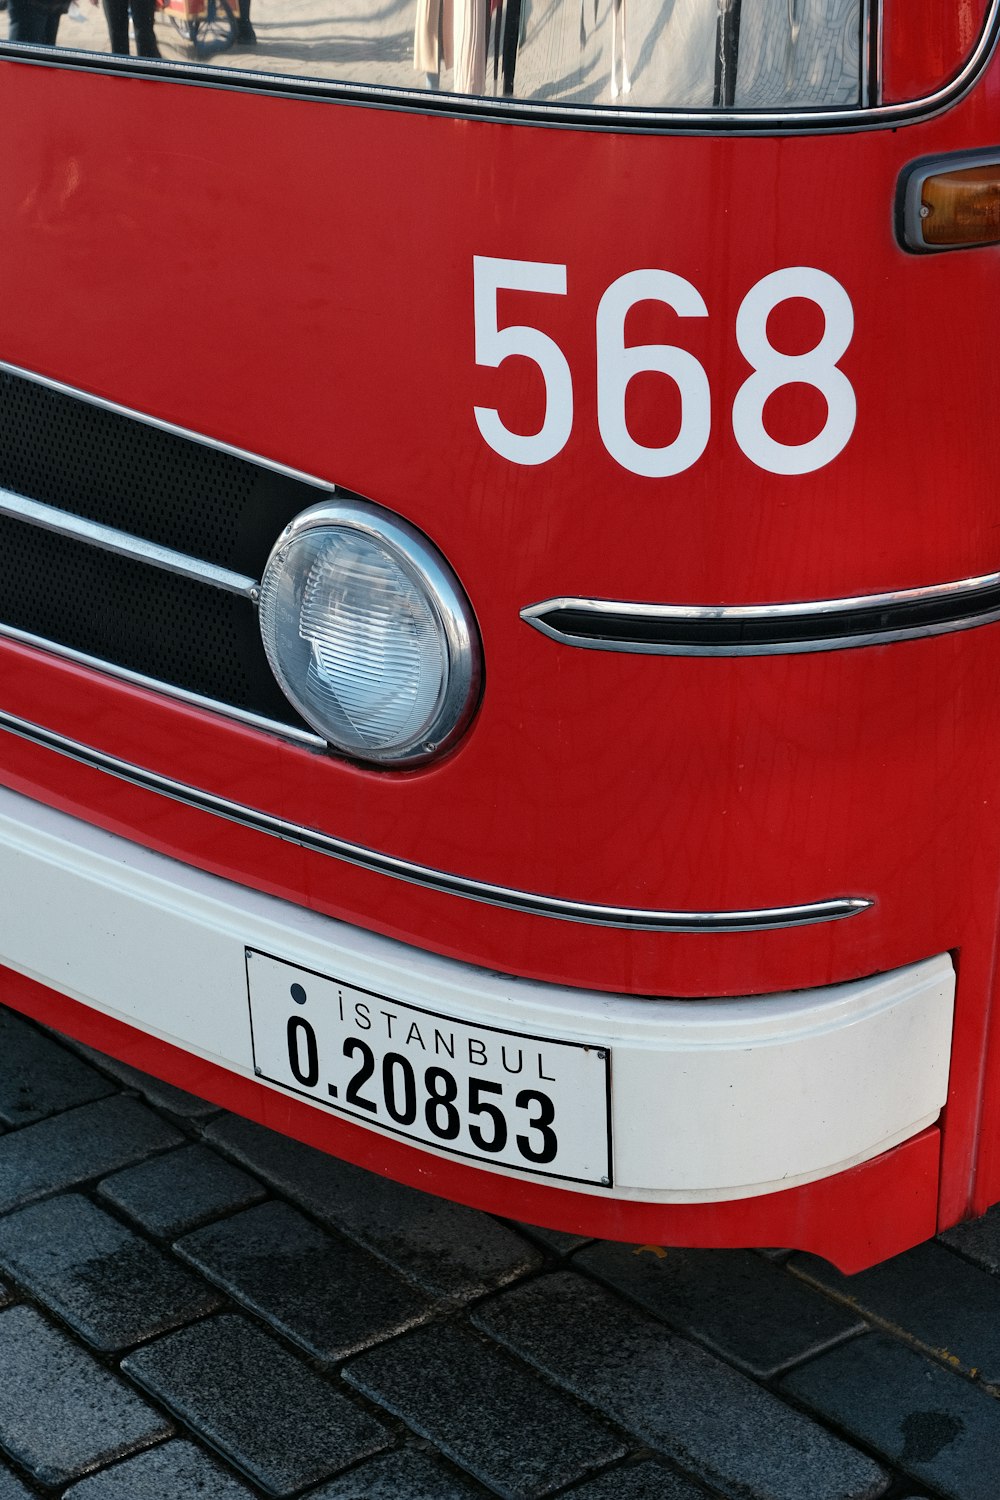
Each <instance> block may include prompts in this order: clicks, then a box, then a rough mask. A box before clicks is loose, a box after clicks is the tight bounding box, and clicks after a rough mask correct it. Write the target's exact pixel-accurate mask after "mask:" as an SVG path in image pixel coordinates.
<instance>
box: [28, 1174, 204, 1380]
mask: <svg viewBox="0 0 1000 1500" xmlns="http://www.w3.org/2000/svg"><path fill="white" fill-rule="evenodd" d="M0 1265H3V1266H4V1267H5V1268H6V1269H7V1270H8V1271H10V1273H11V1274H12V1275H13V1276H15V1277H16V1278H17V1280H18V1281H19V1282H20V1283H21V1284H22V1286H25V1287H27V1289H28V1290H29V1291H30V1292H31V1293H32V1294H33V1295H34V1296H35V1297H37V1298H38V1300H39V1301H40V1302H44V1303H45V1305H46V1306H47V1307H49V1308H51V1309H52V1311H53V1312H56V1313H58V1315H59V1316H60V1318H62V1319H63V1320H64V1321H65V1322H67V1323H68V1324H69V1325H70V1327H71V1328H73V1329H74V1330H75V1331H76V1332H77V1333H78V1334H79V1335H80V1336H81V1338H84V1339H86V1340H87V1342H88V1344H92V1345H93V1346H94V1348H95V1349H100V1350H102V1351H105V1352H107V1353H112V1352H114V1351H117V1350H121V1349H127V1348H129V1347H130V1346H131V1345H132V1344H138V1343H141V1342H142V1341H143V1340H144V1339H149V1338H153V1337H154V1336H155V1335H156V1334H158V1333H165V1332H166V1331H167V1330H168V1329H170V1328H177V1327H179V1325H180V1324H182V1323H189V1322H190V1321H191V1320H192V1319H193V1318H197V1317H201V1316H202V1315H203V1314H204V1313H208V1312H212V1311H213V1310H214V1309H215V1308H216V1307H218V1306H219V1304H220V1302H221V1300H222V1299H221V1298H220V1297H219V1295H218V1293H217V1292H216V1291H215V1290H214V1288H212V1287H209V1286H206V1285H205V1284H204V1282H202V1281H200V1280H196V1279H195V1277H193V1276H192V1275H191V1274H190V1272H188V1271H186V1270H185V1269H184V1267H183V1266H180V1265H178V1264H177V1262H176V1260H174V1259H173V1257H172V1256H168V1255H166V1254H165V1253H164V1252H163V1251H162V1250H158V1249H157V1248H156V1246H155V1245H151V1244H149V1242H148V1241H147V1240H143V1239H140V1238H139V1236H138V1235H137V1234H134V1233H133V1232H132V1230H131V1229H126V1227H125V1225H124V1224H119V1222H118V1220H117V1219H113V1218H112V1217H111V1215H110V1214H106V1213H104V1212H103V1210H102V1209H99V1208H95V1207H94V1205H93V1204H92V1203H91V1202H90V1201H89V1199H87V1198H83V1197H81V1196H80V1195H79V1194H78V1193H66V1194H65V1195H63V1196H62V1197H59V1198H50V1199H49V1200H48V1201H47V1202H46V1203H38V1204H35V1205H34V1207H32V1208H25V1209H22V1210H21V1212H20V1213H16V1214H12V1215H10V1216H9V1217H7V1218H0Z"/></svg>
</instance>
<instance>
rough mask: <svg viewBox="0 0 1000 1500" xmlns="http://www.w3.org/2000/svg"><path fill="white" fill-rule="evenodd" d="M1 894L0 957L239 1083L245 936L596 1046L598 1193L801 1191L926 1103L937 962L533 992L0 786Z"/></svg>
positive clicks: (931, 1082)
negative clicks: (798, 978)
mask: <svg viewBox="0 0 1000 1500" xmlns="http://www.w3.org/2000/svg"><path fill="white" fill-rule="evenodd" d="M0 889H2V891H3V914H2V922H0V963H2V964H4V965H6V966H8V967H10V968H13V969H16V970H18V971H20V972H22V973H24V974H26V975H28V976H29V977H30V978H32V979H35V980H38V981H40V982H41V983H43V984H45V985H49V986H51V987H52V988H54V989H57V990H59V991H61V992H63V993H65V994H67V995H69V996H71V997H72V998H73V999H76V1000H79V1001H82V1002H84V1003H85V1004H87V1005H89V1006H92V1007H93V1008H95V1009H96V1010H99V1011H102V1012H104V1013H106V1014H108V1015H110V1016H114V1017H116V1018H118V1019H120V1020H123V1021H126V1022H128V1023H129V1024H131V1025H133V1026H137V1027H139V1028H140V1029H141V1030H143V1031H146V1032H149V1033H151V1034H153V1035H155V1036H158V1037H161V1038H163V1039H165V1040H167V1041H169V1042H172V1043H174V1044H176V1045H178V1046H180V1047H182V1048H185V1049H186V1050H188V1051H190V1052H194V1053H197V1054H198V1055H199V1056H202V1057H204V1058H207V1059H209V1060H210V1061H212V1062H215V1063H217V1064H220V1065H221V1066H223V1067H225V1068H228V1069H230V1070H231V1071H233V1072H235V1073H238V1074H242V1075H244V1076H246V1077H251V1078H252V1077H253V1076H254V1062H253V1053H252V1050H251V1035H250V1025H249V1017H248V1008H247V980H246V966H245V950H246V949H247V948H248V947H250V948H254V949H258V950H261V951H263V952H265V953H271V954H274V955H277V956H280V957H281V958H284V959H287V960H289V961H290V962H292V963H295V964H298V965H301V966H302V967H303V968H306V969H310V970H313V971H314V972H316V973H319V974H324V975H329V976H332V977H334V978H336V979H337V980H339V981H341V982H342V983H344V984H348V985H352V986H356V987H358V988H360V989H367V990H371V991H374V992H376V993H377V994H379V995H383V996H391V997H393V998H394V999H395V1000H397V1001H399V1002H401V1003H404V1004H409V1005H413V1006H418V1007H423V1008H424V1009H426V1010H428V1011H432V1012H434V1013H435V1014H436V1015H439V1016H444V1017H451V1018H453V1019H454V1020H455V1021H456V1022H464V1023H471V1024H474V1025H482V1026H487V1027H496V1028H500V1029H501V1030H507V1031H513V1032H521V1033H526V1034H528V1035H530V1036H533V1037H539V1038H547V1037H551V1038H552V1039H554V1040H564V1041H576V1042H581V1043H584V1044H586V1045H592V1046H595V1047H599V1048H604V1047H610V1048H611V1050H612V1056H613V1075H612V1076H613V1084H612V1095H611V1115H612V1133H613V1139H614V1174H613V1175H614V1183H615V1186H614V1189H613V1196H615V1197H620V1198H628V1199H641V1200H645V1201H651V1202H696V1201H701V1200H717V1201H718V1200H722V1199H726V1198H742V1197H749V1196H753V1195H756V1194H760V1193H766V1192H771V1191H775V1190H777V1189H779V1188H784V1187H791V1186H794V1185H795V1184H797V1183H803V1182H809V1181H812V1180H815V1179H817V1178H821V1177H825V1176H829V1175H831V1174H832V1173H834V1172H838V1171H842V1170H844V1169H845V1168H847V1167H850V1166H853V1165H855V1164H856V1163H858V1162H861V1161H865V1160H867V1159H868V1158H870V1157H872V1156H875V1155H877V1154H878V1153H880V1152H882V1151H884V1150H886V1149H887V1148H888V1147H890V1146H892V1145H895V1144H897V1143H898V1142H900V1141H902V1140H905V1139H907V1138H908V1137H909V1136H912V1135H914V1134H916V1133H917V1132H918V1131H919V1130H921V1129H922V1128H923V1127H924V1126H926V1125H928V1124H930V1123H931V1122H932V1121H933V1120H934V1119H935V1118H936V1117H937V1115H938V1113H939V1111H940V1109H941V1107H942V1105H943V1104H944V1100H945V1095H946V1090H947V1082H948V1062H949V1054H950V1046H951V1024H952V1009H953V1001H954V985H955V978H954V971H953V969H952V965H951V961H950V959H949V958H947V957H946V956H942V957H938V958H933V959H929V960H927V961H926V962H923V963H919V964H914V965H913V966H912V967H910V968H907V969H901V970H898V971H896V972H894V973H890V974H883V975H880V976H878V977H876V978H874V979H868V980H861V981H858V982H856V983H851V984H844V985H836V986H831V987H829V988H827V989H819V990H809V991H800V992H797V993H793V994H781V995H771V996H765V997H755V998H752V999H724V1000H636V999H629V998H625V997H619V996H614V995H605V994H600V993H596V992H591V991H585V990H576V989H567V988H560V987H559V986H555V985H548V984H537V983H534V982H532V981H529V980H524V979H514V978H509V977H506V976H504V975H499V974H495V973H492V972H489V971H486V970H482V969H477V968H473V967H472V966H470V965H466V964H462V963H457V962H455V961H453V960H449V959H444V958H438V957H436V956H434V955H433V954H429V953H423V952H421V951H419V950H418V949H415V948H409V947H407V946H405V945H404V944H402V943H398V942H394V941H392V940H391V939H388V938H383V937H378V936H375V935H373V934H371V933H368V932H364V931H362V930H360V929H358V928H354V927H350V926H347V925H346V924H344V923H341V922H337V921H333V920H331V919H330V918H326V917H322V916H318V915H316V914H315V913H312V912H308V911H304V910H302V909H301V908H299V907H297V906H293V905H291V904H289V903H287V902H284V901H280V900H277V899H274V898H272V897H268V896H263V895H260V894H258V893H256V892H253V891H249V890H246V889H244V888H243V887H241V886H237V885H233V884H231V883H229V882H227V881H224V880H220V879H218V878H216V877H214V876H210V875H206V874H204V873H202V872H200V871H197V870H193V869H190V868H188V867H187V866H185V865H182V864H179V863H177V862H176V861H174V860H170V859H167V858H165V857H163V856H162V855H158V854H154V853H151V852H149V851H148V850H145V849H142V848H140V847H138V846H137V845H135V844H132V843H129V842H128V841H126V840H124V839H121V838H118V837H116V836H114V835H112V834H108V833H104V832H102V831H100V830H98V829H94V828H91V827H89V826H88V825H86V824H82V823H79V822H77V821H76V820H75V819H72V818H70V817H67V816H65V815H64V814H61V813H57V812H53V811H52V810H51V809H49V808H46V807H43V806H41V805H40V804H38V803H35V802H33V801H31V800H29V799H27V798H24V797H21V796H18V795H17V794H15V793H13V792H9V791H6V790H3V789H0ZM664 941H668V940H667V939H665V940H664ZM706 941H711V939H710V938H706ZM0 1000H2V995H0ZM260 1086H261V1087H262V1088H269V1087H272V1085H270V1084H268V1083H266V1082H261V1084H260ZM315 1107H317V1108H321V1107H322V1106H321V1105H319V1104H317V1105H316V1106H315ZM370 1128H372V1129H377V1128H378V1127H376V1126H372V1127H370ZM420 1149H422V1150H431V1151H433V1150H434V1149H435V1148H433V1147H428V1146H424V1145H421V1146H420ZM436 1154H437V1153H436ZM443 1154H446V1153H443ZM479 1164H480V1165H481V1166H482V1170H483V1171H487V1172H498V1173H501V1174H503V1175H509V1176H514V1177H519V1176H521V1175H523V1174H521V1173H520V1172H518V1171H517V1170H516V1169H513V1168H500V1167H497V1166H495V1165H494V1164H492V1163H489V1162H482V1163H479ZM535 1180H537V1179H535ZM557 1186H558V1185H557V1184H555V1183H553V1187H557ZM566 1186H572V1187H573V1189H574V1190H575V1191H577V1192H579V1191H581V1190H582V1191H593V1192H595V1193H598V1194H600V1195H601V1196H607V1195H608V1189H606V1188H605V1189H602V1188H600V1187H592V1188H589V1189H588V1188H582V1189H581V1186H580V1184H579V1183H574V1184H566Z"/></svg>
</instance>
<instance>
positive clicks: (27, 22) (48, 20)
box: [8, 0, 69, 47]
mask: <svg viewBox="0 0 1000 1500" xmlns="http://www.w3.org/2000/svg"><path fill="white" fill-rule="evenodd" d="M68 10H69V0H9V8H8V27H9V30H8V35H9V38H10V40H11V41H12V42H31V43H34V45H35V46H39V45H41V46H43V47H54V46H55V44H56V36H57V34H58V31H59V22H60V21H61V19H62V17H63V16H64V15H65V14H66V12H67V11H68Z"/></svg>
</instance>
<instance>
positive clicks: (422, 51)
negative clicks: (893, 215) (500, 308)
mask: <svg viewBox="0 0 1000 1500" xmlns="http://www.w3.org/2000/svg"><path fill="white" fill-rule="evenodd" d="M868 8H869V6H868V0H102V4H101V5H98V4H97V0H8V6H7V12H8V13H7V23H8V28H9V38H10V40H11V41H20V42H27V43H32V44H35V45H38V44H39V43H42V44H43V45H53V46H57V47H62V48H69V49H73V50H75V51H81V50H82V51H86V52H117V53H120V54H124V53H127V52H132V53H133V54H136V53H137V54H138V55H140V56H146V57H162V58H163V59H165V60H166V61H171V62H180V63H186V64H189V65H190V63H192V62H196V63H199V64H207V65H208V66H209V67H224V68H226V69H227V70H230V69H240V70H244V69H245V70H247V71H249V72H254V73H261V72H263V73H268V74H276V75H286V76H287V75H292V76H295V77H297V78H303V79H311V80H331V81H332V80H337V81H341V82H345V83H349V84H353V85H355V86H358V85H360V86H361V87H366V86H378V87H389V88H393V89H421V90H436V91H440V92H444V93H447V94H454V95H470V94H471V95H475V96H479V97H486V98H494V97H495V98H502V97H507V98H514V99H523V100H531V101H534V102H540V103H546V102H547V103H552V104H556V105H559V104H577V105H581V104H582V105H604V106H607V105H614V106H616V107H618V108H624V107H629V106H637V107H641V108H644V109H685V110H691V109H699V110H700V109H707V110H711V109H717V110H723V111H724V110H727V109H750V110H753V109H761V110H795V109H801V108H825V109H830V108H838V107H842V108H856V107H858V106H859V105H863V104H864V103H866V99H865V97H864V83H863V80H864V78H865V77H866V75H867V59H866V58H865V56H864V51H865V48H864V46H863V34H864V33H865V32H866V29H867V12H868ZM0 24H2V23H0Z"/></svg>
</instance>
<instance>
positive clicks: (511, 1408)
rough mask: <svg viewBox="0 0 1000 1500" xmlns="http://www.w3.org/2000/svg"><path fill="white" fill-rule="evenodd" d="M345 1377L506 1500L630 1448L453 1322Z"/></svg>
mask: <svg viewBox="0 0 1000 1500" xmlns="http://www.w3.org/2000/svg"><path fill="white" fill-rule="evenodd" d="M344 1379H345V1380H347V1381H348V1382H349V1384H351V1385H353V1386H354V1387H355V1388H356V1389H357V1390H359V1391H363V1392H364V1394H365V1395H366V1396H369V1397H370V1398H371V1399H372V1400H373V1401H377V1402H379V1403H380V1405H382V1406H385V1407H387V1408H388V1410H389V1411H391V1412H393V1413H394V1414H395V1415H396V1416H398V1417H401V1418H402V1419H403V1421H404V1422H405V1423H406V1424H407V1426H408V1427H411V1428H412V1429H413V1430H414V1431H415V1432H419V1433H420V1434H421V1435H422V1436H423V1437H426V1438H429V1439H430V1440H431V1442H433V1443H435V1444H436V1445H437V1446H438V1447H439V1448H441V1449H442V1451H443V1452H444V1453H446V1454H447V1455H448V1457H449V1458H451V1459H454V1461H455V1462H456V1463H457V1464H460V1465H461V1467H462V1468H463V1469H467V1470H468V1471H469V1473H470V1474H474V1475H475V1476H476V1478H477V1479H481V1480H483V1482H484V1483H485V1484H487V1485H489V1486H490V1488H491V1489H493V1490H495V1491H496V1493H497V1494H498V1495H502V1496H503V1497H504V1500H533V1497H535V1496H540V1495H547V1494H549V1493H550V1492H551V1491H552V1490H555V1489H559V1488H561V1487H562V1486H564V1485H567V1484H569V1483H571V1482H572V1481H573V1480H575V1479H581V1478H583V1476H584V1475H585V1474H587V1473H589V1472H590V1471H591V1470H593V1469H596V1468H599V1467H601V1466H602V1465H604V1464H607V1463H610V1462H611V1461H612V1460H613V1459H615V1458H620V1457H622V1455H623V1454H624V1453H625V1452H626V1449H625V1447H624V1445H623V1444H622V1443H621V1441H620V1440H619V1439H618V1438H617V1437H615V1436H614V1435H613V1434H612V1433H611V1432H610V1431H609V1430H608V1429H607V1428H606V1427H604V1426H603V1425H602V1424H600V1423H598V1422H597V1421H596V1420H595V1419H594V1418H593V1417H590V1416H588V1415H586V1414H585V1413H584V1412H582V1411H580V1410H579V1408H577V1407H576V1406H574V1405H573V1404H572V1403H571V1402H569V1401H567V1400H566V1398H565V1397H564V1396H562V1395H560V1394H559V1393H558V1392H556V1391H553V1390H552V1389H551V1387H549V1386H547V1385H545V1384H544V1383H543V1382H542V1381H541V1380H539V1379H538V1377H537V1375H535V1374H534V1373H533V1372H532V1371H530V1370H528V1369H526V1368H525V1367H524V1366H523V1365H521V1364H519V1363H517V1362H515V1361H514V1360H512V1359H509V1358H508V1357H507V1356H506V1355H504V1354H503V1353H502V1352H501V1351H500V1350H499V1349H498V1348H496V1346H495V1345H490V1344H487V1343H485V1342H483V1341H481V1340H479V1339H477V1338H475V1337H474V1336H473V1335H472V1334H470V1333H467V1332H465V1331H464V1330H463V1329H460V1328H457V1327H455V1326H453V1325H449V1324H438V1325H437V1326H435V1327H432V1328H422V1329H419V1330H418V1331H417V1332H416V1333H411V1334H407V1335H405V1336H404V1337H403V1338H400V1339H395V1340H394V1341H393V1342H392V1343H391V1344H386V1345H384V1346H383V1347H382V1348H381V1349H375V1350H373V1351H372V1352H371V1353H369V1354H362V1355H361V1356H360V1357H359V1358H357V1359H354V1360H351V1362H350V1363H349V1364H348V1365H347V1366H346V1368H345V1370H344Z"/></svg>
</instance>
